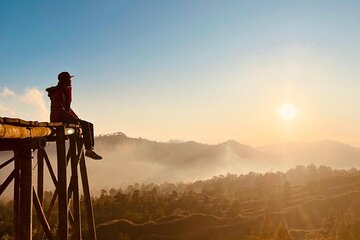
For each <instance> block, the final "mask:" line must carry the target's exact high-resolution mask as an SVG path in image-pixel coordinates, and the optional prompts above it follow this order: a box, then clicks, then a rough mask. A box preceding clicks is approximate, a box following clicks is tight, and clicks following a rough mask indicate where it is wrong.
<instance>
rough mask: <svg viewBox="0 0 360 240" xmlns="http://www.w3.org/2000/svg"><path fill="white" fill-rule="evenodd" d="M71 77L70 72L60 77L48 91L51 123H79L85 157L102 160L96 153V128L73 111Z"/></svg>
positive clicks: (62, 73)
mask: <svg viewBox="0 0 360 240" xmlns="http://www.w3.org/2000/svg"><path fill="white" fill-rule="evenodd" d="M72 77H73V76H71V75H70V74H69V73H68V72H61V73H60V74H59V75H58V80H59V82H58V84H57V85H56V86H54V87H49V88H47V89H46V91H47V92H48V96H49V97H50V100H51V107H50V122H63V123H78V124H80V125H81V128H82V130H83V137H84V145H85V149H86V152H85V155H86V156H87V157H90V158H92V159H96V160H100V159H102V157H101V156H100V155H98V154H96V153H95V151H94V126H93V124H92V123H90V122H87V121H84V120H82V119H80V118H79V117H78V116H77V115H76V113H75V112H74V111H73V110H72V109H71V100H72V94H71V92H72V86H71V78H72Z"/></svg>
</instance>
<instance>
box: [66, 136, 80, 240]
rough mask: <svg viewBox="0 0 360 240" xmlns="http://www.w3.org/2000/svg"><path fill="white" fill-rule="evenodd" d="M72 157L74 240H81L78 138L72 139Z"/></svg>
mask: <svg viewBox="0 0 360 240" xmlns="http://www.w3.org/2000/svg"><path fill="white" fill-rule="evenodd" d="M69 150H70V156H71V179H72V185H71V186H72V196H73V212H74V214H73V215H74V230H73V232H74V239H75V240H81V217H80V195H79V182H78V179H79V177H78V163H79V159H78V157H77V154H76V138H75V136H72V137H71V138H70V149H69Z"/></svg>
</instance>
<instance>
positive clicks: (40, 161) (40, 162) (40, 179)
mask: <svg viewBox="0 0 360 240" xmlns="http://www.w3.org/2000/svg"><path fill="white" fill-rule="evenodd" d="M43 152H44V149H42V148H39V149H38V150H37V192H38V195H37V197H38V198H39V205H40V207H41V211H42V213H43V210H42V208H43V207H44V199H43V196H44V154H43ZM34 201H35V200H34ZM37 212H38V211H37ZM38 214H39V213H38ZM39 217H41V216H39ZM41 224H42V222H41V219H39V218H38V222H37V231H36V232H37V239H38V240H41V239H40V237H42V236H40V230H41Z"/></svg>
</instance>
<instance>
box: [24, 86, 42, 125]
mask: <svg viewBox="0 0 360 240" xmlns="http://www.w3.org/2000/svg"><path fill="white" fill-rule="evenodd" d="M19 99H20V101H22V102H24V103H28V104H30V105H32V106H34V107H36V109H37V111H38V113H39V115H40V116H41V118H47V117H48V116H49V111H48V109H47V107H46V103H45V99H44V93H43V92H41V91H40V90H39V89H37V88H30V89H26V90H25V94H24V95H23V96H20V98H19Z"/></svg>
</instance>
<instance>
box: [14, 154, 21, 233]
mask: <svg viewBox="0 0 360 240" xmlns="http://www.w3.org/2000/svg"><path fill="white" fill-rule="evenodd" d="M20 161H21V159H19V158H15V162H14V170H15V177H14V236H15V240H20V223H19V221H20V216H19V214H20Z"/></svg>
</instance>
